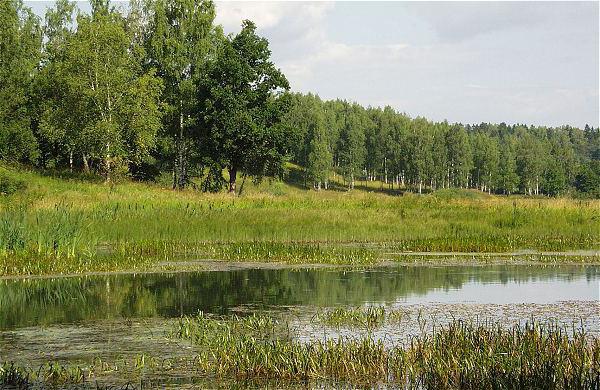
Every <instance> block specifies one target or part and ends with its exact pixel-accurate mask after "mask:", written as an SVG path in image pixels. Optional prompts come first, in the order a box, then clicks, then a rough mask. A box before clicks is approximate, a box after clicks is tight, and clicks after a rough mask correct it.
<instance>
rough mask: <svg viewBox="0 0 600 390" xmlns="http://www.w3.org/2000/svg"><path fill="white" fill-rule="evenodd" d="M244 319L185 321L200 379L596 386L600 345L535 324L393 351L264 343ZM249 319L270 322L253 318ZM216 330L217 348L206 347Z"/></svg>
mask: <svg viewBox="0 0 600 390" xmlns="http://www.w3.org/2000/svg"><path fill="white" fill-rule="evenodd" d="M376 317H377V318H380V317H381V315H380V314H378V313H377V315H376ZM214 321H217V322H216V323H215V322H214ZM244 321H246V320H243V319H239V318H233V319H221V320H214V319H208V318H207V317H206V316H204V315H200V316H197V317H195V318H184V319H182V320H180V322H179V324H178V328H177V329H178V330H177V331H176V332H175V334H176V335H177V337H182V338H184V339H188V340H191V341H192V342H193V343H194V344H196V345H199V346H200V347H202V348H204V349H205V350H204V352H203V353H202V354H200V355H199V357H198V358H197V365H198V367H199V369H200V372H202V373H203V374H204V375H213V376H217V377H230V378H231V377H235V378H237V379H238V380H257V379H263V380H276V381H281V380H285V381H290V382H302V381H304V382H305V381H323V380H330V381H334V382H335V383H349V384H357V385H369V386H373V385H375V384H391V385H394V386H398V387H407V388H426V389H454V388H464V389H480V388H514V387H515V386H518V387H519V388H531V389H533V388H555V389H573V388H579V389H595V388H597V387H598V385H600V359H599V358H600V342H599V340H598V339H597V338H594V337H591V336H589V335H587V334H586V333H585V331H583V330H578V329H576V328H573V329H571V330H568V329H566V328H563V327H560V326H557V325H553V324H543V323H538V322H531V323H528V324H525V325H516V326H514V327H512V328H503V327H502V326H501V325H500V324H474V323H465V322H461V321H454V322H452V323H450V324H449V325H447V326H443V327H439V328H437V329H435V330H434V332H433V333H431V334H427V333H423V334H421V335H419V336H415V337H412V338H411V339H410V340H409V342H408V343H407V344H406V345H404V346H394V345H385V344H384V343H383V342H382V341H380V340H378V341H376V340H374V339H372V338H370V337H360V338H347V339H345V338H339V339H337V340H331V339H329V340H316V341H310V342H305V343H301V342H296V341H293V340H292V339H289V338H281V337H269V336H268V334H273V335H277V333H276V332H273V333H271V330H272V328H270V327H269V332H267V333H266V334H263V335H262V337H255V335H252V334H251V333H250V334H248V333H243V332H242V333H239V332H237V331H236V330H237V329H238V327H240V326H242V327H243V325H240V324H242V323H244ZM252 321H263V322H267V323H268V320H259V319H257V318H256V317H255V318H253V319H252ZM192 324H193V325H192ZM208 324H210V325H208ZM215 331H216V334H217V335H218V337H217V338H218V342H216V343H215V342H213V341H211V340H213V339H214V337H213V336H211V335H212V332H215ZM197 333H198V334H201V336H197V335H196V334H197Z"/></svg>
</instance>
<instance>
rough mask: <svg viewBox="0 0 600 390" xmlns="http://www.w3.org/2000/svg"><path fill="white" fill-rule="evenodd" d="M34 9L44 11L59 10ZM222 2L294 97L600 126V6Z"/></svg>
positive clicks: (222, 12) (434, 114) (442, 116)
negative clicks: (248, 24) (267, 52)
mask: <svg viewBox="0 0 600 390" xmlns="http://www.w3.org/2000/svg"><path fill="white" fill-rule="evenodd" d="M26 4H28V5H29V6H31V7H32V8H33V9H34V11H35V12H36V13H38V14H40V15H42V14H43V12H44V9H45V8H46V7H48V6H51V4H52V3H50V2H32V1H26ZM216 6H217V19H216V22H217V23H218V24H222V25H223V28H224V30H225V32H227V33H236V32H238V31H239V30H240V25H241V21H242V20H243V19H250V20H252V21H254V22H255V23H256V25H257V27H258V33H259V34H260V35H262V36H264V37H266V38H267V39H268V40H269V43H270V48H271V51H272V58H273V61H274V63H275V64H276V65H277V66H278V67H280V68H281V70H282V71H283V72H284V74H285V75H286V76H287V78H288V80H289V81H290V85H291V87H292V90H294V91H299V92H312V93H316V94H318V95H319V96H320V97H321V98H323V99H335V98H342V99H347V100H351V101H356V102H358V103H361V104H363V105H365V106H385V105H389V106H391V107H393V108H394V109H396V110H398V111H400V112H405V113H407V114H408V115H410V116H413V117H415V116H424V117H426V118H428V119H431V120H435V121H439V120H448V121H449V122H462V123H480V122H493V123H500V122H506V123H509V124H510V123H523V124H534V125H547V126H560V125H572V126H578V127H583V126H584V125H585V124H590V125H592V126H595V127H597V126H598V125H599V122H600V119H599V115H600V114H599V106H600V102H599V82H600V81H599V72H600V65H599V56H600V54H599V34H600V33H599V19H600V15H599V2H597V1H589V2H538V1H535V2H534V1H530V2H358V1H357V2H342V1H337V2H324V1H323V2H300V1H296V2H283V1H270V2H255V1H244V2H235V1H225V2H222V1H217V2H216ZM80 7H81V8H83V9H86V8H87V9H89V7H87V6H86V5H85V4H82V5H80Z"/></svg>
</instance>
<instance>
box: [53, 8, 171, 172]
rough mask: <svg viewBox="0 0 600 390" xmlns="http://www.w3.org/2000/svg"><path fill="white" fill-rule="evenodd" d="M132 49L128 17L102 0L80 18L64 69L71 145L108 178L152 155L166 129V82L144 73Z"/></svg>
mask: <svg viewBox="0 0 600 390" xmlns="http://www.w3.org/2000/svg"><path fill="white" fill-rule="evenodd" d="M129 48H130V37H129V36H128V34H127V33H126V31H125V29H124V20H123V18H122V16H121V15H120V14H118V13H117V12H116V11H114V10H113V9H111V8H110V7H109V3H108V1H105V0H96V1H93V2H92V14H91V15H83V14H80V15H79V17H78V18H77V31H76V33H75V34H74V35H73V36H72V37H71V38H70V39H69V41H68V45H67V49H66V53H65V60H64V64H63V66H62V70H61V72H64V73H63V75H64V80H65V82H66V91H65V94H66V95H67V102H68V104H65V103H63V109H67V110H69V112H70V115H71V116H72V117H73V118H74V120H75V122H73V123H70V125H71V128H72V131H71V132H70V133H69V137H73V140H72V141H71V143H70V145H76V147H77V151H78V152H79V153H80V154H81V155H82V160H83V162H84V166H85V167H87V166H88V160H89V159H96V160H98V161H100V162H101V171H102V172H103V173H104V174H105V177H106V180H110V175H111V172H112V171H113V170H115V169H125V170H126V169H127V164H129V163H139V162H140V161H141V160H143V159H144V158H145V157H147V156H148V155H149V153H150V150H151V149H152V148H153V147H154V145H155V135H156V132H157V131H158V129H159V127H160V115H161V110H160V104H159V96H160V93H161V90H162V82H161V80H160V79H158V78H156V77H155V76H154V72H153V71H152V70H150V71H148V72H145V73H142V70H141V69H140V68H139V64H137V63H136V61H135V60H134V59H133V57H132V56H131V52H130V50H129ZM61 117H65V115H61V116H59V118H61Z"/></svg>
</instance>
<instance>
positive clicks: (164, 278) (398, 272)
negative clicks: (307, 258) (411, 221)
mask: <svg viewBox="0 0 600 390" xmlns="http://www.w3.org/2000/svg"><path fill="white" fill-rule="evenodd" d="M599 286H600V267H599V266H584V265H581V266H579V265H568V266H544V265H493V266H442V267H420V266H396V267H380V268H372V269H362V270H343V269H322V268H321V269H299V270H298V269H243V270H234V271H213V272H189V273H175V274H138V275H135V274H118V275H110V276H87V277H71V278H55V279H23V280H2V281H0V330H13V329H18V328H23V327H35V326H49V325H64V324H85V323H89V322H97V321H102V320H119V319H132V318H133V319H140V318H146V319H149V318H173V317H179V316H181V315H185V314H194V313H196V312H198V310H202V311H205V312H212V313H227V312H230V311H231V310H236V309H239V308H240V307H243V306H248V307H251V308H253V309H261V308H273V307H290V306H303V307H306V306H315V307H329V306H338V305H352V306H358V305H362V304H384V305H393V306H396V307H397V306H402V305H414V304H421V305H427V304H428V303H447V304H479V305H481V304H484V305H485V304H521V303H526V304H557V303H560V302H566V301H570V302H598V300H599V296H598V295H599V291H600V288H599Z"/></svg>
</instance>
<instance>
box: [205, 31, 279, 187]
mask: <svg viewBox="0 0 600 390" xmlns="http://www.w3.org/2000/svg"><path fill="white" fill-rule="evenodd" d="M270 56H271V51H270V50H269V47H268V42H267V40H266V39H264V38H261V37H259V36H258V35H256V26H255V25H254V23H252V22H250V21H244V23H243V26H242V30H241V31H240V33H238V34H237V35H236V36H235V37H229V38H227V39H225V40H224V41H223V42H222V43H221V44H220V47H219V50H218V53H217V54H216V56H215V59H214V60H212V61H209V62H208V64H207V70H206V72H205V74H204V75H203V77H202V80H201V82H200V88H199V92H198V96H197V99H198V102H199V104H200V108H199V111H200V113H202V114H201V117H202V120H203V123H202V125H201V128H202V134H201V141H200V145H202V146H203V147H205V148H206V152H207V155H208V156H209V157H210V159H211V161H212V163H213V164H218V165H219V166H221V167H223V168H227V170H228V171H229V182H230V188H229V191H230V192H235V190H236V188H235V183H236V179H237V173H238V172H244V173H245V174H248V175H251V176H253V177H255V178H258V179H260V178H261V177H262V176H264V175H281V173H282V169H283V162H284V161H285V157H286V155H285V154H286V153H285V152H286V147H287V145H288V139H287V138H288V137H287V131H286V130H287V129H286V128H285V127H283V126H281V125H280V120H281V117H282V116H283V115H284V114H285V112H286V110H287V98H286V96H280V93H281V92H282V91H285V90H287V89H289V84H288V81H287V79H286V78H285V76H284V75H283V73H281V71H279V69H277V68H275V66H274V65H273V63H272V62H271V60H270ZM199 116H200V115H199Z"/></svg>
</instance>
